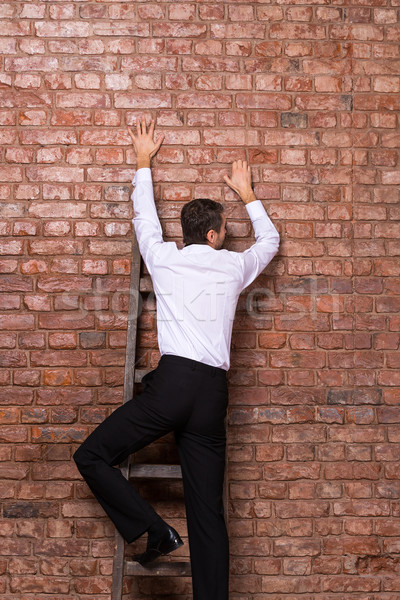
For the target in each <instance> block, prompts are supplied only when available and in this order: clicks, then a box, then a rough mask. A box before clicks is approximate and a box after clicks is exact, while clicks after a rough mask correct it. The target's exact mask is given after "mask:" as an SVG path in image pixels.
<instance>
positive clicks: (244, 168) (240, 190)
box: [224, 160, 256, 204]
mask: <svg viewBox="0 0 400 600" xmlns="http://www.w3.org/2000/svg"><path fill="white" fill-rule="evenodd" d="M224 179H225V182H226V183H227V185H229V187H230V188H232V189H233V191H234V192H236V193H237V194H239V196H240V197H241V199H242V200H243V202H244V203H245V204H248V203H249V202H253V201H254V200H256V197H255V195H254V192H253V189H252V187H251V168H250V165H247V161H245V160H235V161H234V162H233V163H232V179H230V178H229V177H228V175H224Z"/></svg>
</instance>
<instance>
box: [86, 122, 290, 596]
mask: <svg viewBox="0 0 400 600" xmlns="http://www.w3.org/2000/svg"><path fill="white" fill-rule="evenodd" d="M136 128H137V131H136V136H135V135H134V134H133V132H132V131H131V130H129V133H130V135H131V137H132V140H133V144H134V147H135V151H136V154H137V168H136V174H135V177H134V180H133V184H134V185H135V190H134V192H133V196H132V199H133V206H134V212H135V217H134V218H133V223H134V227H135V232H136V237H137V240H138V244H139V248H140V252H141V254H142V256H143V259H144V261H145V263H146V266H147V269H148V271H149V273H150V275H151V277H152V280H153V287H154V291H155V294H156V298H157V329H158V343H159V348H160V354H161V358H160V361H159V363H158V366H157V367H156V368H155V369H153V370H152V371H150V372H149V373H147V374H146V375H145V376H144V377H143V379H142V383H143V391H142V392H141V393H140V394H138V395H136V396H135V397H134V398H132V399H131V400H130V401H129V402H126V403H125V404H124V405H122V406H120V407H119V408H117V409H116V410H115V411H114V412H113V413H112V414H111V415H110V416H109V417H108V418H107V419H106V420H105V421H103V423H101V424H100V425H99V426H98V427H97V428H96V429H95V431H93V433H91V434H90V435H89V437H88V438H87V439H86V440H85V442H84V443H83V444H82V445H81V446H80V447H79V448H78V450H77V451H76V452H75V454H74V460H75V462H76V464H77V466H78V469H79V470H80V472H81V474H82V476H83V477H84V478H85V480H86V482H87V484H88V486H89V487H90V489H91V490H92V492H93V494H94V495H95V496H96V498H97V500H98V501H99V502H100V504H101V505H102V506H103V508H104V510H105V511H106V513H107V514H108V515H109V516H110V518H111V519H112V520H113V522H114V524H115V526H116V527H117V529H118V530H119V531H120V533H121V534H122V536H123V537H124V539H125V540H126V541H127V542H128V543H129V542H132V541H134V540H136V539H137V538H138V537H139V536H141V535H142V534H144V533H145V532H148V538H147V547H146V551H145V552H144V553H143V554H141V555H138V556H137V557H136V559H137V560H138V561H139V562H140V563H141V564H142V565H147V564H148V563H150V562H151V561H153V560H154V559H155V558H157V557H158V556H160V555H161V554H169V553H170V552H172V551H173V550H175V549H177V548H179V546H181V545H182V540H181V538H180V536H179V534H178V533H177V532H176V531H175V529H174V528H173V527H171V526H169V525H168V524H167V523H165V521H164V520H163V519H162V518H161V517H160V516H159V515H158V514H157V513H156V512H155V511H154V509H153V508H152V507H151V506H150V504H149V503H148V502H147V501H145V500H144V499H142V498H141V496H140V495H139V494H138V492H137V491H136V490H135V488H134V487H133V486H132V485H131V484H130V483H129V482H128V481H127V480H126V479H125V478H124V477H123V475H122V474H121V472H120V470H119V469H118V468H117V469H116V468H114V467H115V466H116V465H119V464H121V463H122V462H123V461H124V459H125V458H126V457H127V456H128V455H129V454H132V453H133V452H136V451H137V450H139V449H140V448H143V447H144V446H146V445H147V444H149V443H150V442H152V441H154V440H156V439H158V438H160V437H161V436H163V435H165V434H167V433H168V432H170V431H174V433H175V439H176V442H177V447H178V451H179V456H180V461H181V466H182V476H183V484H184V493H185V503H186V515H187V523H188V534H189V547H190V559H191V567H192V582H193V599H194V600H227V599H228V580H229V543H228V536H227V530H226V526H225V521H224V514H223V502H222V489H223V479H224V469H225V445H226V439H225V425H224V419H225V415H226V408H227V404H228V386H227V377H226V373H227V371H228V369H229V365H230V358H229V354H230V344H231V334H232V325H233V318H234V314H235V310H236V304H237V301H238V298H239V295H240V293H241V291H242V290H243V289H244V288H245V287H247V286H248V285H249V284H250V283H251V282H252V281H254V279H255V278H256V277H257V276H258V275H259V274H260V273H261V271H262V270H263V269H264V268H265V267H266V265H267V264H268V263H269V262H270V261H271V260H272V258H273V257H274V256H275V254H276V253H277V251H278V246H279V234H278V232H277V230H276V229H275V227H274V225H273V224H272V222H271V220H270V219H269V217H268V215H267V213H266V212H265V210H264V207H263V205H262V203H261V201H260V200H257V199H256V197H255V195H254V192H253V190H252V188H251V171H250V166H247V163H246V161H243V162H242V161H241V160H239V161H235V162H234V163H233V166H232V178H231V179H230V178H229V177H228V176H227V175H225V176H224V179H225V181H226V183H227V184H228V185H229V186H230V187H231V188H232V189H233V190H234V191H235V192H237V193H238V195H239V196H240V198H241V199H242V201H243V202H244V203H245V205H246V209H247V211H248V214H249V216H250V218H251V220H252V223H253V226H254V231H255V236H256V243H255V244H253V245H252V246H251V247H250V248H249V249H248V250H246V251H244V252H232V251H229V250H226V249H222V246H223V243H224V239H225V233H226V228H225V223H226V218H225V215H224V214H223V205H222V204H220V203H218V202H214V201H212V200H206V199H197V200H192V201H191V202H188V203H187V204H185V205H184V206H183V208H182V211H181V224H182V230H183V240H184V243H185V246H184V247H183V248H182V249H178V247H177V245H176V243H175V242H165V241H164V240H163V236H162V229H161V225H160V222H159V219H158V216H157V211H156V207H155V203H154V197H153V185H152V177H151V170H150V161H151V158H152V157H153V156H154V155H155V154H156V153H157V152H158V150H159V148H160V146H161V143H162V140H163V136H161V138H160V139H159V140H158V141H157V143H154V141H153V134H154V119H152V120H151V124H150V128H149V131H147V127H146V123H145V119H144V118H143V117H142V119H141V120H139V119H138V120H137V124H136Z"/></svg>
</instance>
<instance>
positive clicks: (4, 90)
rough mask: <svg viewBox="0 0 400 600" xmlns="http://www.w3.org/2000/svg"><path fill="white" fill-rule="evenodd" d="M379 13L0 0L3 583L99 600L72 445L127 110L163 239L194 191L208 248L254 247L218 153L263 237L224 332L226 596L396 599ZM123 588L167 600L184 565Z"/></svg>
mask: <svg viewBox="0 0 400 600" xmlns="http://www.w3.org/2000/svg"><path fill="white" fill-rule="evenodd" d="M398 6H399V1H398V0H364V1H362V2H361V1H360V2H356V1H354V2H351V1H349V2H346V1H343V2H335V3H332V4H331V5H326V4H323V3H322V2H320V3H318V2H315V3H304V4H302V3H301V1H300V0H299V2H297V1H296V2H290V1H288V2H286V3H285V2H282V3H277V4H271V3H269V2H267V1H265V2H263V1H262V0H260V1H259V2H236V1H233V0H231V1H227V2H219V1H217V0H215V1H214V2H206V1H199V2H169V1H162V2H134V1H128V2H118V1H97V2H87V1H85V0H82V1H76V2H74V1H69V2H68V1H66V2H57V1H41V2H40V1H37V2H19V1H13V2H12V1H9V2H7V0H6V1H5V2H3V3H1V5H0V53H1V57H0V139H1V159H2V165H1V166H0V199H1V208H0V219H1V220H0V231H1V234H2V237H1V241H0V254H1V258H0V271H1V273H2V275H1V280H0V284H1V289H2V291H3V292H4V293H3V294H2V296H1V300H0V302H1V313H0V328H1V333H0V346H1V350H0V360H1V365H2V367H3V369H2V371H1V384H2V387H1V389H0V399H1V405H2V408H1V411H0V413H1V416H2V420H3V422H4V424H3V425H2V427H1V430H0V442H1V445H0V457H1V461H2V463H1V465H0V472H1V475H2V478H1V479H2V481H1V483H0V493H1V497H2V502H3V506H2V514H1V527H0V535H1V536H4V538H3V539H2V541H1V544H0V554H1V558H0V571H1V572H2V573H3V574H4V577H3V578H2V580H1V583H0V592H1V593H2V597H3V598H4V600H11V599H12V600H43V599H44V598H46V599H48V598H51V600H72V599H76V598H81V599H84V598H88V599H90V598H93V599H94V598H95V599H96V600H106V599H108V598H109V590H110V582H111V577H110V574H111V565H112V556H113V539H114V538H113V536H114V529H113V526H112V524H111V522H110V521H109V520H108V519H107V518H106V517H104V513H103V512H102V510H101V509H100V508H99V506H98V505H97V503H96V502H95V501H94V500H93V498H92V496H91V494H90V492H89V490H88V488H87V487H86V485H85V484H84V483H83V481H82V480H81V478H80V477H79V475H78V473H77V470H76V468H75V465H74V463H73V461H72V459H71V456H72V453H73V451H74V449H75V448H76V447H77V445H78V444H79V443H80V442H81V441H83V440H84V439H85V438H86V436H87V435H88V433H89V432H90V431H91V429H92V428H93V427H94V426H95V425H96V423H99V422H101V421H102V420H103V419H104V418H105V417H106V416H107V415H108V414H109V413H110V412H111V411H112V410H113V409H114V408H115V407H116V406H118V405H119V404H120V403H121V401H122V394H123V374H124V361H125V329H126V323H127V302H128V287H129V271H130V260H131V258H130V257H131V245H132V232H131V221H130V219H131V217H132V210H131V205H130V200H129V193H130V190H131V187H130V181H131V178H132V176H133V174H134V171H135V156H134V153H133V152H132V149H131V146H130V138H129V136H128V133H127V125H131V124H132V123H133V122H134V119H135V118H136V116H138V115H141V114H145V115H146V116H147V118H150V117H151V116H153V117H155V118H156V119H157V128H158V130H159V131H161V130H162V131H163V132H164V133H165V141H164V144H163V146H162V147H161V150H160V152H159V154H158V156H157V160H155V161H154V170H153V173H154V180H155V185H156V198H157V205H158V208H159V212H160V215H161V219H162V224H163V228H164V231H165V235H166V236H167V237H168V238H169V239H175V240H180V227H179V219H178V217H179V210H180V208H181V206H182V204H183V203H184V202H185V201H188V200H189V199H191V198H193V197H204V196H208V197H210V198H213V199H215V200H222V201H224V202H225V203H226V206H227V213H228V218H229V223H228V229H229V233H230V234H231V239H230V241H229V245H228V247H229V248H231V249H238V250H241V249H244V248H246V247H248V246H249V245H250V244H251V243H252V241H253V237H252V231H251V227H250V224H249V221H248V219H247V218H246V217H247V214H246V211H245V209H244V207H243V206H242V205H241V204H240V202H239V200H238V198H237V197H236V196H235V195H234V194H233V193H232V192H231V191H230V190H229V189H228V188H227V186H226V185H225V184H224V183H223V175H224V174H225V173H227V172H229V170H230V163H231V162H232V161H233V160H235V159H238V158H241V159H247V160H249V161H250V163H251V165H252V169H253V175H254V182H255V191H256V195H257V197H258V198H260V199H261V200H262V201H263V202H264V205H265V207H266V208H267V209H268V211H269V214H270V216H271V217H272V219H273V220H274V222H275V223H276V224H277V226H278V227H279V230H280V232H281V240H282V243H281V248H280V253H279V255H278V256H277V257H276V258H275V259H274V261H273V262H272V264H271V265H270V266H269V267H268V268H267V269H266V271H265V274H263V275H262V276H260V277H259V279H258V280H257V281H256V282H255V283H254V284H253V285H252V286H250V288H249V289H248V290H246V292H245V293H243V295H242V297H241V299H240V302H239V307H238V313H237V319H236V322H235V329H234V336H233V350H232V368H231V370H230V373H229V378H230V393H231V400H230V423H229V461H230V463H229V481H230V487H229V490H230V501H231V502H230V524H229V527H230V537H231V548H232V596H231V597H232V599H235V600H248V599H250V598H251V599H254V600H267V599H268V600H294V599H295V598H300V597H301V598H302V599H303V600H311V599H313V600H349V599H350V598H351V599H352V600H353V599H354V600H397V599H398V597H399V593H400V576H399V574H398V573H399V551H400V542H399V537H398V536H399V533H400V527H399V519H398V517H399V515H400V503H399V497H400V483H399V475H400V470H399V465H398V462H397V459H398V456H399V448H400V434H399V427H398V423H399V421H400V412H399V408H398V405H399V401H400V394H399V389H400V377H399V370H398V367H399V365H400V361H399V353H398V347H399V333H398V331H399V324H400V319H399V315H398V311H399V307H400V299H399V292H400V283H399V282H400V280H399V276H400V260H399V254H400V245H399V237H400V228H399V224H398V219H399V189H398V184H399V183H400V175H399V171H398V163H399V146H400V136H399V133H398V131H399V130H398V127H399V121H398V119H399V107H400V95H399V91H400V77H399V73H400V51H399V40H400V31H399V24H398V23H399V21H398V19H399V15H398ZM144 309H145V310H144V313H143V314H142V316H141V320H140V349H139V356H140V361H139V365H140V366H146V365H147V366H152V365H155V364H157V359H158V350H157V344H156V332H155V327H154V324H155V321H154V318H155V313H154V304H153V303H152V302H151V301H149V300H148V301H146V302H145V305H144ZM178 495H179V494H178ZM171 497H172V498H173V496H171ZM166 505H168V507H169V508H168V510H169V514H170V516H171V517H173V516H174V517H176V519H178V520H179V519H181V517H182V512H181V508H179V505H178V501H177V500H176V501H169V504H168V502H167V503H166ZM181 520H182V519H181ZM182 527H183V521H182ZM137 585H139V586H140V589H141V592H140V593H138V592H136V591H135V590H136V586H137ZM128 589H131V592H130V594H128V596H127V597H133V594H134V593H135V594H136V595H135V598H144V597H151V598H156V597H157V598H158V597H160V598H161V597H165V594H167V595H168V597H170V598H172V597H173V598H187V597H188V595H189V592H190V582H188V581H181V582H179V581H175V582H170V581H166V580H163V581H160V580H158V581H153V582H150V581H143V580H142V581H141V582H139V584H138V583H137V582H132V581H128V582H127V590H128ZM149 595H150V596H149Z"/></svg>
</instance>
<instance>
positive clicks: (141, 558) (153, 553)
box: [133, 538, 183, 567]
mask: <svg viewBox="0 0 400 600" xmlns="http://www.w3.org/2000/svg"><path fill="white" fill-rule="evenodd" d="M181 546H183V542H182V540H181V538H178V539H177V540H176V541H175V542H174V543H173V544H172V545H171V546H170V547H169V548H168V549H167V550H165V552H160V551H159V550H149V551H148V552H144V553H143V554H139V555H136V556H134V557H133V560H136V561H137V562H138V563H139V564H140V565H142V567H145V566H146V565H148V564H149V563H151V562H153V561H155V560H156V559H157V558H159V557H160V556H166V555H167V554H170V553H171V552H173V551H174V550H177V549H178V548H180V547H181Z"/></svg>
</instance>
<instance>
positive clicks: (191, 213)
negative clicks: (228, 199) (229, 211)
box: [181, 198, 224, 246]
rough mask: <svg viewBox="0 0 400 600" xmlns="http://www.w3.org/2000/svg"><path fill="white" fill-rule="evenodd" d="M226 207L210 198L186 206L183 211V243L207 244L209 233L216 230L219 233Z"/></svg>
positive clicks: (197, 200)
mask: <svg viewBox="0 0 400 600" xmlns="http://www.w3.org/2000/svg"><path fill="white" fill-rule="evenodd" d="M223 211H224V207H223V205H222V204H221V203H220V202H215V200H209V199H208V198H196V200H191V201H190V202H187V204H185V205H184V207H183V208H182V210H181V225H182V232H183V242H184V244H185V245H186V246H189V245H190V244H207V237H206V235H207V232H208V231H210V229H214V230H215V231H217V232H219V231H220V230H221V226H222V213H223Z"/></svg>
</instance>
